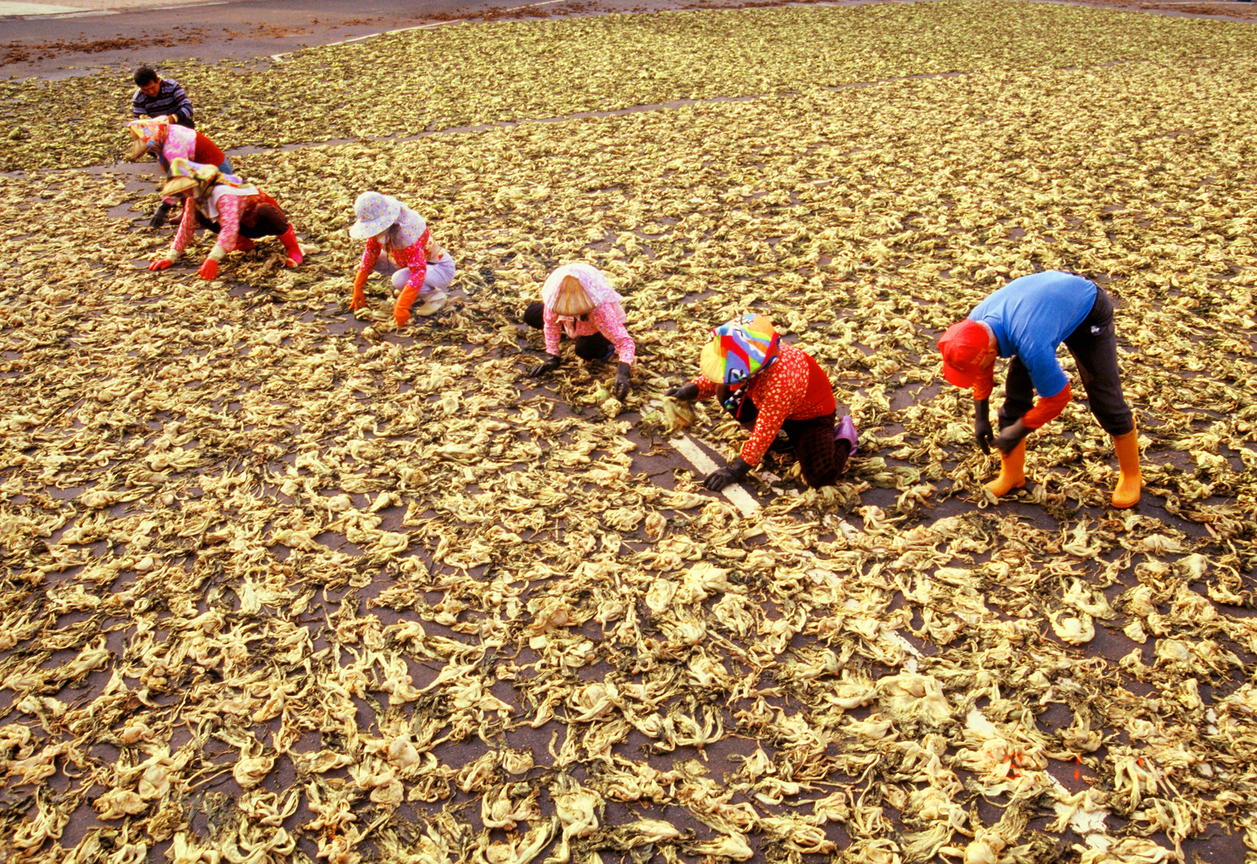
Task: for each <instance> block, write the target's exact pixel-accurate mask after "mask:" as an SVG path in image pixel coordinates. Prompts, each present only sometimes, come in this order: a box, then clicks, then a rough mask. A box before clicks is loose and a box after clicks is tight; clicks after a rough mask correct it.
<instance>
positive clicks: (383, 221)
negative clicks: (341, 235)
mask: <svg viewBox="0 0 1257 864" xmlns="http://www.w3.org/2000/svg"><path fill="white" fill-rule="evenodd" d="M401 213H402V202H400V201H398V200H397V199H396V198H394V197H393V196H392V195H381V194H380V193H379V192H363V193H362V194H361V195H359V196H358V200H357V201H355V202H354V216H356V217H357V218H358V221H357V222H355V223H354V224H353V225H350V226H349V236H350V237H352V238H354V239H355V240H369V239H370V238H372V237H374V236H376V235H377V234H382V233H384V232H385V231H387V230H388V229H389V228H390V227H392V225H393V223H395V222H396V221H397V217H398V216H400V215H401Z"/></svg>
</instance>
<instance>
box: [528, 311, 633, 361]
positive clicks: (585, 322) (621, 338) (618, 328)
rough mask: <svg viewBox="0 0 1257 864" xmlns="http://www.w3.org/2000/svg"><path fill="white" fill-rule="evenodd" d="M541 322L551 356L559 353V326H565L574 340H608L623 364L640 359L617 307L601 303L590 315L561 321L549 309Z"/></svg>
mask: <svg viewBox="0 0 1257 864" xmlns="http://www.w3.org/2000/svg"><path fill="white" fill-rule="evenodd" d="M541 318H542V321H543V322H544V325H545V326H544V329H543V330H542V332H543V333H544V334H545V339H546V353H547V354H555V355H557V354H558V353H559V322H562V323H563V329H564V330H565V331H566V332H567V335H568V338H571V339H575V338H576V337H577V336H592V335H594V334H595V333H601V334H602V335H603V336H606V337H607V339H609V340H610V341H611V344H612V345H614V346H615V353H616V354H617V355H618V357H619V360H620V362H621V363H627V364H629V365H630V366H632V365H633V359H634V358H635V357H636V356H637V346H636V345H634V344H633V337H631V336H629V333H628V330H626V329H625V327H624V322H623V321H622V320H620V314H619V310H618V308H617V304H615V303H601V304H599V305H597V306H595V307H594V309H593V311H592V312H590V313H589V314H588V315H582V316H581V317H580V318H560V317H559V316H558V315H556V314H554V313H553V312H551V311H550V310H549V309H544V310H542V313H541Z"/></svg>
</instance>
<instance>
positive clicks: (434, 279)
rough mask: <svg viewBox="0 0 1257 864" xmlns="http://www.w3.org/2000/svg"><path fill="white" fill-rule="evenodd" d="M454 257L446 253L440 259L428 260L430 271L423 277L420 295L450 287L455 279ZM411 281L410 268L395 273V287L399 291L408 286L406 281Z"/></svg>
mask: <svg viewBox="0 0 1257 864" xmlns="http://www.w3.org/2000/svg"><path fill="white" fill-rule="evenodd" d="M454 276H455V271H454V259H453V258H452V257H450V255H449V253H446V255H445V257H444V258H442V259H441V260H440V261H429V262H428V273H427V275H426V276H424V277H423V287H422V288H420V289H419V295H420V296H423V295H424V294H430V293H432V292H433V291H440V290H441V289H442V288H447V287H449V284H450V283H451V282H453V281H454ZM409 281H410V268H409V267H403V268H402V269H400V270H398V271H397V272H396V273H394V274H393V287H394V288H396V289H397V290H398V291H400V290H402V289H403V288H405V287H406V283H407V282H409Z"/></svg>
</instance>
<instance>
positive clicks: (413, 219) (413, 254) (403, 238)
mask: <svg viewBox="0 0 1257 864" xmlns="http://www.w3.org/2000/svg"><path fill="white" fill-rule="evenodd" d="M380 237H383V238H385V239H384V242H383V243H381V242H380ZM386 247H387V250H388V254H389V257H390V258H391V259H392V260H393V263H394V264H396V265H397V266H398V267H409V268H410V278H409V279H408V280H407V281H406V289H405V290H413V291H415V292H416V293H417V292H418V291H419V290H420V289H422V288H423V280H424V279H426V278H427V276H428V262H429V261H432V262H436V261H440V260H441V259H443V258H444V257H445V256H446V255H448V254H449V253H448V252H446V251H445V250H444V249H442V248H441V246H440V245H439V244H438V243H436V242H435V241H434V240H433V239H432V231H431V229H429V228H428V226H427V223H425V222H424V221H423V218H422V217H421V216H419V214H417V213H415V212H414V211H413V210H411V209H410V208H409V207H405V206H403V207H402V212H401V214H400V215H399V216H398V217H397V222H396V223H394V224H393V227H391V228H390V229H389V230H388V231H385V232H384V233H383V234H381V235H379V237H372V238H371V239H369V240H367V246H366V248H365V249H364V250H363V252H362V260H361V261H360V262H359V264H358V272H359V273H361V272H363V271H368V272H369V271H370V270H371V268H372V267H374V266H375V262H376V261H378V260H380V253H382V252H384V251H385V248H386Z"/></svg>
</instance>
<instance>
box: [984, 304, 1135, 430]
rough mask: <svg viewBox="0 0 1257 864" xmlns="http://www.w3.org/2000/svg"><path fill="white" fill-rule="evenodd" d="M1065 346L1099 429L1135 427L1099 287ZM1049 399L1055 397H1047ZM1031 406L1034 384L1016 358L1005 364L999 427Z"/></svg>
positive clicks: (1109, 306)
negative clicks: (1006, 371)
mask: <svg viewBox="0 0 1257 864" xmlns="http://www.w3.org/2000/svg"><path fill="white" fill-rule="evenodd" d="M1065 347H1066V348H1068V349H1069V353H1070V354H1072V355H1074V362H1075V363H1076V364H1078V375H1079V377H1081V378H1082V386H1083V389H1084V390H1086V391H1087V405H1088V406H1089V407H1090V408H1091V413H1092V414H1094V415H1095V418H1096V420H1098V421H1100V426H1101V427H1102V428H1103V429H1104V431H1105V432H1108V433H1109V434H1110V435H1125V434H1126V433H1127V432H1130V431H1131V430H1132V429H1134V428H1135V417H1134V415H1133V414H1131V410H1130V406H1129V405H1127V404H1126V398H1125V397H1124V396H1123V395H1122V376H1121V373H1120V372H1118V369H1117V331H1116V329H1114V326H1113V301H1111V300H1110V299H1109V295H1108V294H1106V293H1105V292H1104V289H1103V288H1101V287H1100V286H1099V285H1097V286H1096V302H1095V305H1094V306H1092V307H1091V311H1090V312H1089V313H1088V314H1087V317H1086V318H1084V319H1083V321H1082V323H1081V324H1079V325H1078V326H1077V327H1075V328H1074V332H1072V333H1070V334H1069V335H1068V336H1066V337H1065ZM1047 395H1049V396H1051V395H1055V394H1051V393H1049V394H1047ZM1033 407H1034V385H1033V384H1032V383H1031V381H1030V373H1029V371H1027V369H1026V366H1025V364H1024V363H1022V362H1021V359H1020V358H1019V357H1016V356H1014V357H1013V358H1012V360H1011V361H1009V364H1008V378H1007V379H1006V380H1005V381H1004V406H1003V407H1002V408H1000V409H999V427H1000V428H1001V429H1003V428H1004V427H1005V426H1011V425H1012V424H1013V423H1015V422H1017V421H1018V420H1020V419H1021V418H1022V417H1024V416H1025V415H1026V412H1027V411H1029V410H1030V409H1031V408H1033Z"/></svg>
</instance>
